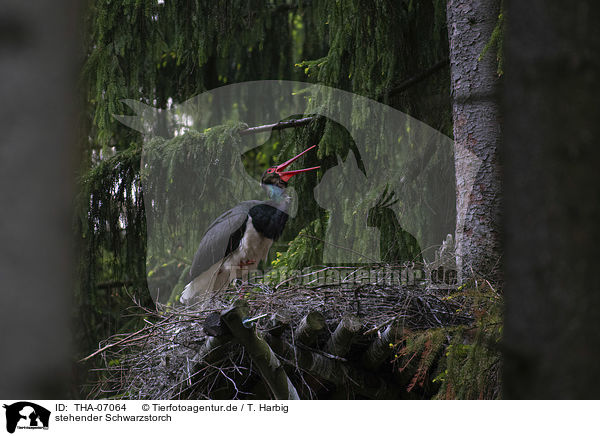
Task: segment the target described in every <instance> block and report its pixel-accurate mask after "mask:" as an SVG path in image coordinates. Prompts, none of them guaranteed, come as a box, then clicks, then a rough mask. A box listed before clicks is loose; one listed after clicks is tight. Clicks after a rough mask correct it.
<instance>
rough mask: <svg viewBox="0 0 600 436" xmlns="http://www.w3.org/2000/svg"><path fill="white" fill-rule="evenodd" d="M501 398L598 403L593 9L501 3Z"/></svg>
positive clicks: (599, 152) (599, 112)
mask: <svg viewBox="0 0 600 436" xmlns="http://www.w3.org/2000/svg"><path fill="white" fill-rule="evenodd" d="M508 16H509V20H510V21H509V26H510V33H507V40H506V44H505V46H506V48H507V54H506V59H507V65H506V79H507V83H506V88H505V93H504V97H505V98H504V105H505V120H506V124H505V127H506V145H505V153H504V155H503V162H504V165H505V177H504V186H505V198H506V218H505V219H506V220H505V229H506V236H505V241H506V242H505V252H506V291H505V292H506V294H505V295H506V315H505V330H504V341H505V345H506V353H505V359H504V384H503V391H504V396H505V397H506V398H539V399H542V398H582V399H583V398H598V393H599V392H600V379H599V378H598V377H596V373H597V372H598V362H599V361H600V315H599V314H600V292H598V274H597V271H598V265H599V264H600V254H599V253H600V250H599V247H600V202H599V201H598V200H599V199H600V171H599V170H598V163H599V162H600V147H599V146H598V138H600V121H599V120H600V106H599V105H598V102H599V101H600V81H599V80H598V77H599V76H600V64H599V63H598V53H600V32H599V31H598V23H599V22H600V3H598V2H597V1H595V0H587V1H583V0H582V1H579V2H576V3H573V4H569V7H565V3H564V2H558V1H556V0H554V1H545V0H532V1H528V2H522V1H518V0H513V1H511V2H510V3H509V4H508Z"/></svg>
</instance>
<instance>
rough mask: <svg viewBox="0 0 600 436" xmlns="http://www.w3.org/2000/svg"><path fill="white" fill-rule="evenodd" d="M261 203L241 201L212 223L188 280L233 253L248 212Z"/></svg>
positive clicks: (195, 258) (196, 255) (244, 227)
mask: <svg viewBox="0 0 600 436" xmlns="http://www.w3.org/2000/svg"><path fill="white" fill-rule="evenodd" d="M261 203H262V202H261V201H258V200H250V201H243V202H241V203H240V204H238V205H236V206H235V207H233V208H232V209H229V210H228V211H227V212H225V213H224V214H223V215H221V216H220V217H219V218H217V219H216V220H214V221H213V223H212V224H211V225H210V226H209V227H208V230H207V231H206V233H204V236H203V237H202V240H201V241H200V245H199V246H198V250H197V251H196V254H195V255H194V261H193V262H192V268H191V269H190V280H194V279H195V278H196V277H198V276H199V275H200V274H202V273H203V272H204V271H206V270H208V269H209V268H210V267H211V266H213V265H214V264H215V263H217V262H218V261H220V260H221V259H223V258H224V257H225V256H227V255H228V254H229V253H231V252H232V251H234V250H235V249H236V248H237V247H238V245H239V244H240V241H241V240H242V236H244V231H245V230H246V221H247V220H248V212H249V211H250V209H251V208H252V207H253V206H256V205H257V204H261Z"/></svg>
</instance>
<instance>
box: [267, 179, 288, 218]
mask: <svg viewBox="0 0 600 436" xmlns="http://www.w3.org/2000/svg"><path fill="white" fill-rule="evenodd" d="M264 186H265V189H266V191H267V195H268V196H269V199H270V200H271V201H269V203H271V204H272V205H273V206H275V207H276V208H277V209H279V210H282V211H284V212H287V210H288V207H289V205H290V203H291V201H292V198H291V197H290V196H289V195H287V192H286V190H285V188H281V187H279V186H277V185H264Z"/></svg>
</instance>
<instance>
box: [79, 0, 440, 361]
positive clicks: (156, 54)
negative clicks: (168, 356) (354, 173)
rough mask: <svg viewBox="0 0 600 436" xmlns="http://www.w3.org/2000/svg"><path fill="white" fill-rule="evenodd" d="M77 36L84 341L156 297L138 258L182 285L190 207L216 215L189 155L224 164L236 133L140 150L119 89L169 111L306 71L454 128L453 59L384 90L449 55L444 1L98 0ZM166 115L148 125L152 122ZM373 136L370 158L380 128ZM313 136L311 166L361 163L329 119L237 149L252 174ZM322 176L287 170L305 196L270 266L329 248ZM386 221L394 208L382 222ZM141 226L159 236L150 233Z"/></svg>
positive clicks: (114, 327) (213, 132) (302, 261)
mask: <svg viewBox="0 0 600 436" xmlns="http://www.w3.org/2000/svg"><path fill="white" fill-rule="evenodd" d="M86 36H87V39H86V41H85V53H86V58H85V62H84V66H83V70H82V76H81V88H82V90H83V93H84V95H85V98H86V103H87V106H86V111H85V115H86V117H87V119H86V120H85V122H86V123H87V125H88V126H89V130H88V131H86V132H85V135H83V136H84V137H85V139H84V140H83V141H82V150H83V152H82V163H81V168H82V175H81V184H80V193H79V198H78V212H79V213H78V216H77V219H76V220H75V229H76V233H77V234H78V235H79V236H80V238H79V241H78V245H79V250H80V253H81V261H80V271H79V280H78V287H77V301H76V305H77V307H78V308H81V310H79V311H78V314H77V320H78V325H79V326H80V328H79V329H78V331H79V332H80V334H81V335H82V338H85V340H81V338H79V342H83V344H84V345H83V347H84V348H86V349H87V350H89V349H91V348H93V347H96V346H97V344H98V342H99V341H100V340H101V339H103V338H105V337H107V336H109V335H110V334H112V333H115V332H116V331H119V330H120V329H123V328H124V326H125V325H126V320H125V319H123V318H122V317H121V314H122V312H123V310H124V308H125V307H128V306H129V305H130V304H131V296H133V297H134V298H136V299H137V300H138V301H140V302H141V303H142V304H151V301H150V298H149V294H148V291H147V285H146V279H147V278H148V276H147V271H148V272H149V273H148V275H149V276H150V277H151V278H152V280H156V281H161V280H163V281H164V282H165V283H167V282H168V283H173V282H177V285H176V287H175V291H176V292H175V294H176V293H177V292H180V291H181V288H182V287H183V286H184V284H185V283H184V282H185V280H186V278H185V277H186V271H187V269H186V268H187V267H188V266H189V263H190V259H191V256H192V254H193V250H195V248H196V246H197V242H198V241H199V237H200V236H201V234H202V232H203V231H204V230H205V228H206V225H205V224H206V223H203V222H200V221H201V220H200V217H199V215H202V216H203V217H207V216H208V217H212V218H214V217H216V216H218V215H219V214H220V213H222V212H223V210H216V209H215V210H210V202H207V203H206V204H207V205H206V207H204V206H202V207H201V208H199V209H198V208H197V205H198V204H204V203H202V202H200V201H199V199H200V198H201V195H202V192H201V190H202V186H203V184H204V183H206V179H207V178H209V177H210V176H211V175H210V174H209V173H206V172H205V173H202V172H201V171H199V169H198V168H193V167H190V162H193V161H194V160H195V158H197V157H198V156H203V158H207V159H208V158H211V159H219V161H220V162H232V159H233V158H234V156H231V155H227V154H226V153H225V154H224V151H223V150H224V149H225V147H221V146H219V144H222V143H223V142H227V141H239V137H238V136H237V135H236V132H237V130H239V127H240V126H239V125H238V124H234V125H229V126H219V127H217V126H215V127H213V128H211V129H210V130H208V131H206V132H189V133H187V134H185V135H180V136H177V137H175V138H174V139H169V140H166V139H163V138H160V137H158V138H155V139H154V140H153V141H152V142H150V143H147V144H145V145H144V155H143V156H142V147H141V143H142V138H141V136H140V134H139V133H137V132H135V131H134V130H132V129H129V128H128V127H126V126H124V125H122V124H120V123H119V122H117V121H116V120H115V119H114V117H113V115H114V114H125V115H127V114H129V115H131V114H132V112H131V111H130V109H129V108H128V107H126V106H124V105H123V103H122V100H123V99H132V100H134V101H137V102H141V103H144V104H147V105H150V106H153V107H157V108H160V109H161V110H166V109H168V108H169V107H171V105H172V104H173V103H180V102H183V101H185V100H187V99H189V98H190V97H192V96H193V95H196V94H198V93H201V92H203V91H206V90H209V89H214V88H216V87H219V86H222V85H224V84H229V83H236V82H243V81H250V80H261V79H287V80H309V81H315V82H319V83H323V84H325V85H330V86H333V87H336V88H341V89H344V90H347V91H352V92H355V93H359V94H361V95H365V96H369V97H371V98H374V99H378V100H380V101H383V102H385V103H387V104H390V105H391V106H393V107H395V108H397V109H400V110H403V111H405V112H408V113H409V114H411V115H412V116H414V117H416V118H418V119H420V120H423V121H424V122H426V123H428V124H430V125H432V126H433V127H435V128H438V129H440V130H442V131H444V132H446V133H447V134H451V111H450V98H449V95H450V94H449V90H448V86H449V78H448V73H447V71H445V72H443V73H439V74H436V75H435V76H432V77H431V78H430V79H428V80H427V81H426V82H423V83H421V84H419V85H418V86H416V87H414V88H411V89H409V90H407V91H406V92H403V93H402V94H399V95H394V96H393V97H392V96H389V95H388V91H389V90H390V89H392V88H393V87H394V86H396V85H398V84H399V83H402V82H403V81H404V80H406V79H407V78H409V77H411V76H414V75H415V74H418V73H419V72H421V71H423V70H424V69H426V68H428V67H429V66H431V65H432V64H434V63H436V62H437V61H439V60H440V59H444V58H445V57H447V50H448V48H447V39H446V38H447V36H446V28H445V2H443V1H442V0H418V1H417V0H404V1H401V2H395V1H390V0H386V1H378V2H368V1H365V0H348V1H345V2H333V1H328V0H315V1H313V2H310V3H309V4H306V5H305V3H304V2H302V1H292V2H287V1H283V0H281V1H276V0H274V1H268V2H261V1H258V0H251V1H249V2H229V1H226V2H207V1H202V0H191V1H189V0H168V1H165V2H164V3H159V2H157V1H156V0H126V1H124V2H114V1H111V0H92V1H90V2H89V7H88V9H87V11H86ZM159 121H160V119H159ZM260 121H261V120H258V123H257V124H260ZM353 121H354V122H356V123H359V124H360V123H365V122H369V121H370V119H369V114H364V113H356V114H353ZM219 123H220V121H219ZM209 124H210V123H209ZM214 124H217V123H214ZM163 128H164V126H157V131H158V132H162V131H164V129H163ZM382 134H384V132H382ZM369 143H370V144H372V146H371V147H372V148H371V150H370V152H372V153H373V154H374V155H376V154H377V152H378V149H377V144H378V143H379V137H373V138H370V141H369ZM312 144H319V145H320V146H319V162H318V163H317V162H316V161H313V162H307V164H309V165H319V164H320V165H321V166H322V171H321V172H320V173H321V174H323V173H324V172H326V171H327V170H328V169H330V168H333V167H335V166H336V165H337V164H338V157H340V158H342V159H346V157H347V156H348V154H349V152H350V151H351V150H352V151H354V154H355V156H357V159H358V160H359V166H360V157H358V153H356V152H355V148H356V147H355V145H353V143H352V141H351V138H350V137H349V134H348V132H347V131H346V129H344V128H342V127H341V126H339V125H337V124H336V123H334V122H333V121H331V120H325V119H319V120H317V121H316V122H314V123H312V124H311V125H309V126H306V127H304V128H298V129H293V131H288V132H278V133H276V134H275V133H274V134H273V135H272V137H271V138H270V139H269V141H267V142H266V143H265V144H263V145H262V146H260V147H258V148H256V149H253V150H251V151H249V152H247V153H246V154H245V155H244V156H243V157H242V162H243V164H244V166H245V168H246V170H247V171H248V172H249V173H250V174H252V175H253V176H255V177H256V176H257V175H258V176H259V175H260V173H261V172H262V170H264V168H265V167H266V166H267V165H270V164H273V163H274V162H278V161H281V160H282V159H284V158H286V157H289V156H291V155H293V154H295V153H298V152H300V151H302V150H304V149H305V148H306V147H307V146H308V145H312ZM353 147H354V148H353ZM113 154H114V155H113ZM100 156H102V157H100ZM107 156H112V157H107ZM141 162H144V163H145V164H148V165H150V166H151V167H152V168H153V173H152V174H153V175H152V178H151V179H148V178H146V177H147V175H148V173H144V172H143V171H141V172H140V164H141ZM406 165H407V166H411V165H413V162H410V161H409V160H407V161H406ZM154 170H156V171H157V172H154ZM182 171H183V172H184V173H186V174H190V175H192V176H193V175H195V176H196V177H197V179H196V180H197V183H194V184H192V185H190V186H182V185H181V184H180V183H181V180H184V179H181V178H178V177H175V175H176V174H180V173H181V172H182ZM317 177H318V175H317V174H316V173H314V174H310V175H307V176H306V177H303V178H302V179H300V178H298V180H295V181H294V183H293V186H294V188H295V189H296V192H297V194H298V198H299V204H300V205H301V207H300V208H299V209H298V213H297V216H296V217H295V218H294V219H293V220H291V221H290V223H289V225H288V227H287V228H286V231H285V233H284V235H283V237H282V240H281V243H280V244H278V245H277V246H275V247H274V249H273V250H272V251H273V256H274V252H275V251H279V252H281V253H282V254H281V255H279V258H278V260H277V261H276V262H275V266H276V267H278V268H279V267H285V268H292V269H300V268H301V267H303V266H305V265H312V264H315V263H319V259H322V252H323V242H322V238H323V236H324V234H325V229H326V224H327V221H328V219H329V217H328V215H327V214H326V212H325V211H324V210H322V209H321V208H319V207H318V205H317V204H316V203H315V202H314V200H312V198H313V195H312V190H313V188H314V187H315V186H316V185H317V184H318V182H319V180H318V178H317ZM188 180H189V179H188ZM142 189H143V190H142ZM227 189H228V191H227V192H228V193H232V195H233V194H235V195H236V197H234V198H236V199H237V198H239V200H240V201H241V200H244V199H248V198H247V197H246V198H244V197H243V196H241V195H240V193H239V190H238V191H236V188H235V187H228V188H227ZM142 193H144V195H145V196H150V197H152V198H153V199H154V200H155V203H154V205H152V207H150V208H146V207H145V206H148V205H145V204H144V198H143V197H142ZM396 194H397V195H402V193H396ZM186 197H188V198H186ZM189 198H195V199H196V201H193V202H190V201H186V200H189ZM370 200H376V198H373V199H370ZM409 200H410V199H407V200H406V201H407V202H408V201H409ZM403 201H404V200H403ZM146 209H148V210H150V213H149V215H148V216H146ZM411 213H414V214H416V213H417V212H413V211H411ZM382 217H383V216H382ZM374 219H375V218H374ZM411 219H424V217H420V216H416V215H415V216H414V217H411ZM392 224H393V223H390V222H389V220H388V222H387V224H386V225H387V226H388V227H390V228H391V227H393V225H392ZM147 228H148V229H150V230H151V231H152V232H162V236H161V237H159V238H152V241H148V244H147V233H146V232H147ZM299 234H300V235H299ZM390 234H394V232H390ZM298 235H299V236H298ZM290 240H291V241H292V242H291V244H290V246H289V249H288V246H287V243H286V241H290ZM320 240H321V241H320ZM286 250H287V251H286ZM147 268H148V269H147ZM127 322H132V323H134V322H139V320H138V321H136V320H135V319H134V320H131V321H127Z"/></svg>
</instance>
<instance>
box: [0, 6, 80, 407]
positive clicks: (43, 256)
mask: <svg viewBox="0 0 600 436" xmlns="http://www.w3.org/2000/svg"><path fill="white" fill-rule="evenodd" d="M76 4H77V2H75V1H72V0H58V1H56V2H24V1H21V0H5V1H2V6H1V7H0V101H2V107H1V108H0V128H1V132H2V135H1V139H0V190H1V191H0V211H1V214H0V295H1V298H2V301H1V302H0V308H2V311H1V313H0V331H1V332H2V334H0V349H1V350H2V359H0V374H2V377H1V380H0V397H3V398H37V399H42V398H57V397H63V396H66V395H67V389H66V385H67V382H68V379H69V373H70V371H71V367H70V364H69V358H70V349H69V344H70V342H71V340H70V339H71V337H72V336H71V334H70V319H71V316H72V313H71V310H70V300H71V295H70V291H71V288H72V286H71V280H70V279H71V275H72V268H71V263H70V261H71V259H72V256H71V246H72V242H71V241H72V233H71V222H72V219H73V218H72V209H71V202H72V198H73V195H72V194H73V189H72V182H73V180H72V176H73V174H74V170H73V168H74V165H73V164H74V151H75V150H74V147H73V145H74V142H75V141H74V139H75V133H74V132H76V131H77V129H76V126H75V122H76V120H77V113H76V112H75V110H74V101H75V100H74V98H75V89H74V88H75V85H74V83H75V79H76V69H75V64H76V62H77V55H76V46H77V29H76V19H77V13H76V10H77V7H76Z"/></svg>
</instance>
